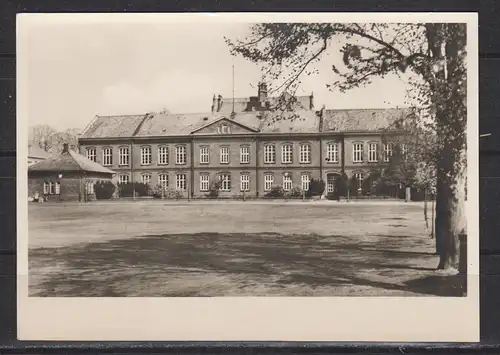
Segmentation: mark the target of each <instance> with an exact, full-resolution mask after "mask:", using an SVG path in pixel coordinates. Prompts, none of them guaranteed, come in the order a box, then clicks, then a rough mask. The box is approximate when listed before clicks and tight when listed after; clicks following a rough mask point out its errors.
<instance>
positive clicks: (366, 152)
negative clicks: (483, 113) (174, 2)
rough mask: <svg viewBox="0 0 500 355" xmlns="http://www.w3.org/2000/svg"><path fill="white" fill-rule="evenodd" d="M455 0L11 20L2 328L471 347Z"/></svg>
mask: <svg viewBox="0 0 500 355" xmlns="http://www.w3.org/2000/svg"><path fill="white" fill-rule="evenodd" d="M477 57H478V22H477V15H476V14H473V13H321V14H319V13H304V14H299V13H258V14H257V13H231V14H229V13H213V14H21V15H19V16H18V19H17V75H18V76H17V78H18V88H17V90H18V96H17V98H18V110H17V114H18V117H17V127H18V147H17V149H18V155H17V156H18V176H17V178H18V191H17V196H18V205H17V208H18V221H17V227H18V244H17V245H18V275H17V276H18V337H19V339H22V340H74V341H80V340H81V341H87V340H101V341H105V340H123V341H128V340H130V341H141V340H142V341H155V340H158V341H211V340H213V341H343V342H351V341H374V342H405V341H411V342H418V341H425V342H475V341H479V277H478V276H479V243H478V237H479V236H478V231H479V217H478V140H479V133H478V59H477Z"/></svg>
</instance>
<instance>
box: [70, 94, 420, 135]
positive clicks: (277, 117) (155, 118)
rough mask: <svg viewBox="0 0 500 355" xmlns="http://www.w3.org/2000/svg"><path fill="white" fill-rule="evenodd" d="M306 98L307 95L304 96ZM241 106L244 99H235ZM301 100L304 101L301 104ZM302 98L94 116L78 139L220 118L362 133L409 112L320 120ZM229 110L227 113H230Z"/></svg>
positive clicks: (334, 114)
mask: <svg viewBox="0 0 500 355" xmlns="http://www.w3.org/2000/svg"><path fill="white" fill-rule="evenodd" d="M303 98H307V99H308V100H309V97H308V96H304V97H303ZM237 100H239V101H236V102H239V104H242V105H243V102H244V99H237ZM302 101H304V102H302ZM304 103H305V99H303V100H302V99H301V100H298V102H296V103H295V104H294V106H295V109H294V110H293V111H281V110H274V111H273V110H255V111H253V110H252V111H246V110H244V111H240V112H236V114H235V116H234V117H233V118H230V117H231V116H230V112H226V111H224V110H222V111H221V112H208V113H188V114H174V113H169V112H159V113H148V114H144V115H125V116H96V117H95V118H94V120H93V121H92V122H91V123H90V124H89V126H88V127H87V128H86V129H85V131H84V132H83V134H82V136H81V137H80V138H125V137H161V136H183V135H189V134H191V133H193V132H194V131H196V130H198V129H200V128H202V127H205V126H208V125H210V124H212V123H214V122H216V121H217V120H220V119H221V118H226V119H228V120H234V121H235V122H236V123H239V124H241V125H243V126H246V127H248V128H250V130H253V131H256V132H260V133H269V134H272V133H274V134H275V133H315V132H364V131H372V132H373V131H380V130H383V129H388V128H390V127H391V125H393V124H394V123H395V122H396V121H397V120H399V119H401V118H402V117H404V116H405V115H408V114H409V113H411V112H412V111H411V109H409V108H390V109H346V110H344V109H342V110H331V109H328V110H322V111H323V113H322V115H323V119H320V116H319V115H318V113H317V112H315V111H314V110H311V109H309V108H302V107H303V104H304ZM230 111H231V110H230Z"/></svg>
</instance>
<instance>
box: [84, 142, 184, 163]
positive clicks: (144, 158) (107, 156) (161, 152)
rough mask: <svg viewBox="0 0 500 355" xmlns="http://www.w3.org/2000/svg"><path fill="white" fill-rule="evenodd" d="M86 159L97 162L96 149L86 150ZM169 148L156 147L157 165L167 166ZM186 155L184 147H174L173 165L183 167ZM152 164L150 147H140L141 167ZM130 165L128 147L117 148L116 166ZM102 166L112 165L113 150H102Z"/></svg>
mask: <svg viewBox="0 0 500 355" xmlns="http://www.w3.org/2000/svg"><path fill="white" fill-rule="evenodd" d="M86 152H87V159H89V160H92V161H93V162H96V161H97V151H96V148H87V151H86ZM168 153H169V148H168V147H167V146H159V147H158V164H159V165H168V164H169V161H168V160H169V159H168V156H169V154H168ZM186 160H187V153H186V146H183V145H179V146H176V147H175V164H178V165H183V164H186ZM151 162H152V150H151V147H149V146H145V147H141V165H150V164H151ZM129 164H130V149H129V147H119V148H118V165H120V166H127V165H129ZM102 165H104V166H110V165H113V148H109V147H105V148H103V149H102Z"/></svg>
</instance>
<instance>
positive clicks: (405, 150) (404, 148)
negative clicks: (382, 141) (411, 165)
mask: <svg viewBox="0 0 500 355" xmlns="http://www.w3.org/2000/svg"><path fill="white" fill-rule="evenodd" d="M401 157H402V158H403V159H404V160H406V158H407V157H408V146H407V145H406V144H405V143H401Z"/></svg>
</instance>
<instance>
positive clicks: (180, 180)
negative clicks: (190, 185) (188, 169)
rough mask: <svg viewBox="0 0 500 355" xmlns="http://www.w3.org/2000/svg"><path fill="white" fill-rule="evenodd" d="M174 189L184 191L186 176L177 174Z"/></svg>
mask: <svg viewBox="0 0 500 355" xmlns="http://www.w3.org/2000/svg"><path fill="white" fill-rule="evenodd" d="M175 188H176V189H177V190H181V191H186V189H187V184H186V174H177V175H176V177H175Z"/></svg>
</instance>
